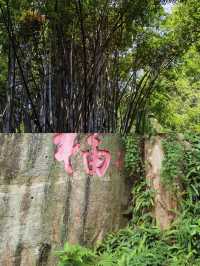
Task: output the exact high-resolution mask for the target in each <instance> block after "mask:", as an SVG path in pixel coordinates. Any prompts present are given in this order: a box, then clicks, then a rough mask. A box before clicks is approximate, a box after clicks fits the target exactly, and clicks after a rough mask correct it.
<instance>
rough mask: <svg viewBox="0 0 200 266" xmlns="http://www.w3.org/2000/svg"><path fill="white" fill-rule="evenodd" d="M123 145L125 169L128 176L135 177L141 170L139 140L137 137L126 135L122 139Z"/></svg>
mask: <svg viewBox="0 0 200 266" xmlns="http://www.w3.org/2000/svg"><path fill="white" fill-rule="evenodd" d="M123 142H124V145H125V151H126V152H125V158H124V161H125V169H126V171H127V174H128V176H131V175H136V174H138V173H139V172H140V170H141V156H140V153H141V151H140V142H141V139H140V137H139V136H138V137H137V136H135V135H134V136H133V135H126V136H125V137H123Z"/></svg>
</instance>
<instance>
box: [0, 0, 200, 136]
mask: <svg viewBox="0 0 200 266" xmlns="http://www.w3.org/2000/svg"><path fill="white" fill-rule="evenodd" d="M183 2H184V3H180V4H182V5H187V3H185V1H183ZM186 2H187V1H186ZM163 18H165V14H164V10H163V7H162V3H161V2H160V1H158V0H140V1H139V0H134V1H133V0H126V1H125V0H118V1H117V0H116V1H109V0H101V1H100V0H99V1H98V0H83V1H81V0H71V1H67V0H59V1H58V0H48V1H45V0H44V1H39V0H37V1H36V0H35V1H32V2H30V1H26V0H23V1H22V0H20V1H19V0H18V1H17V0H15V1H14V0H6V1H4V0H1V1H0V40H1V47H0V50H1V53H0V56H1V58H3V59H2V60H4V61H5V62H6V63H4V64H1V65H2V70H1V71H2V73H3V71H4V73H6V74H4V77H6V78H4V79H2V80H1V79H0V96H1V97H0V115H1V116H0V130H1V132H7V133H10V132H95V131H96V132H97V131H98V132H121V133H128V132H130V131H131V130H132V128H133V126H135V127H136V130H137V128H139V127H140V124H141V123H142V119H143V117H144V114H145V112H146V106H147V103H148V100H149V98H150V96H151V94H152V92H153V91H154V90H155V83H156V81H157V80H158V78H159V76H160V75H161V73H163V72H164V71H165V70H166V69H168V68H170V67H171V66H172V65H173V64H174V62H175V60H176V59H177V57H178V56H179V55H180V54H181V53H182V52H183V51H184V50H185V49H187V47H188V45H190V44H191V42H192V41H194V38H196V37H195V36H196V35H195V36H192V37H193V38H188V39H187V40H185V43H184V47H183V44H182V37H183V33H184V32H185V31H187V27H186V28H184V27H185V24H184V25H183V26H182V31H180V32H179V31H178V32H176V29H175V30H174V31H173V32H172V31H168V30H165V29H163V28H162V24H163V23H164V22H163V20H164V19H163ZM181 25H182V24H181ZM181 25H179V27H181ZM193 26H194V27H196V25H195V24H193ZM0 60H1V59H0Z"/></svg>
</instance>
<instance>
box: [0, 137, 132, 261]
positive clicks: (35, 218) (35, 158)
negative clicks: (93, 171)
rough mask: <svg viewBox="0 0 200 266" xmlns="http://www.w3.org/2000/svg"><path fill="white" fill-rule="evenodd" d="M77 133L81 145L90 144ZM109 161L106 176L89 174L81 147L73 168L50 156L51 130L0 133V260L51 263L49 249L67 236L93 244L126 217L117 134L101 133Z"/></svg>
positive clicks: (103, 146) (54, 248) (51, 153)
mask: <svg viewBox="0 0 200 266" xmlns="http://www.w3.org/2000/svg"><path fill="white" fill-rule="evenodd" d="M86 137H87V136H86V135H80V136H79V140H80V143H81V149H82V150H85V149H89V147H88V144H87V143H86ZM100 138H101V140H102V144H100V147H101V148H102V149H103V148H106V149H109V151H110V153H111V164H110V166H109V168H108V170H107V171H106V174H105V176H103V177H98V176H88V175H87V174H86V173H85V171H84V165H83V160H82V155H81V153H80V152H79V153H77V154H76V155H75V156H74V157H73V159H72V166H73V170H74V174H73V175H72V176H69V175H67V173H66V171H65V169H64V163H62V162H58V161H56V160H54V153H55V146H54V145H53V135H52V134H0V265H1V266H53V265H56V259H55V257H54V256H53V251H55V250H56V249H57V248H59V247H61V246H62V245H63V243H64V242H65V241H66V240H67V241H69V242H71V243H81V244H87V245H94V244H95V243H96V242H97V241H98V240H101V239H102V238H103V237H104V236H105V234H106V233H107V232H109V231H114V230H117V229H119V228H120V227H121V226H123V225H124V224H125V223H126V220H125V218H124V217H123V215H122V212H123V210H124V209H125V208H126V204H127V200H128V197H129V193H128V190H127V188H126V180H125V177H124V175H123V174H122V171H121V170H120V168H117V167H116V165H118V163H119V162H118V156H119V155H120V156H121V145H120V139H119V138H118V137H117V136H115V135H112V134H107V135H100Z"/></svg>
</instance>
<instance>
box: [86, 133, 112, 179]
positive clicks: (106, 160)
mask: <svg viewBox="0 0 200 266" xmlns="http://www.w3.org/2000/svg"><path fill="white" fill-rule="evenodd" d="M87 142H88V144H89V145H91V146H92V149H91V151H84V152H82V154H83V163H84V166H85V170H86V173H87V174H88V175H95V174H96V175H98V176H100V177H101V176H104V174H105V173H106V171H107V169H108V167H109V165H110V160H111V155H110V152H109V151H107V150H100V149H99V148H98V146H99V144H100V140H99V138H98V134H97V133H95V134H92V135H91V136H89V137H88V139H87Z"/></svg>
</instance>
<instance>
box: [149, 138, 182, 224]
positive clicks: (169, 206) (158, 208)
mask: <svg viewBox="0 0 200 266" xmlns="http://www.w3.org/2000/svg"><path fill="white" fill-rule="evenodd" d="M163 158H164V152H163V148H162V136H159V135H158V136H154V137H151V138H150V139H147V140H146V141H145V161H146V178H147V180H148V182H149V184H150V187H151V188H153V189H154V190H155V204H154V210H153V211H154V216H155V218H156V222H157V224H158V226H159V227H160V228H161V229H167V228H169V227H170V225H171V223H172V221H173V220H174V219H175V211H176V210H177V198H176V195H174V194H173V193H172V191H169V189H167V188H166V187H165V186H164V185H163V184H162V182H161V167H162V161H163Z"/></svg>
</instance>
